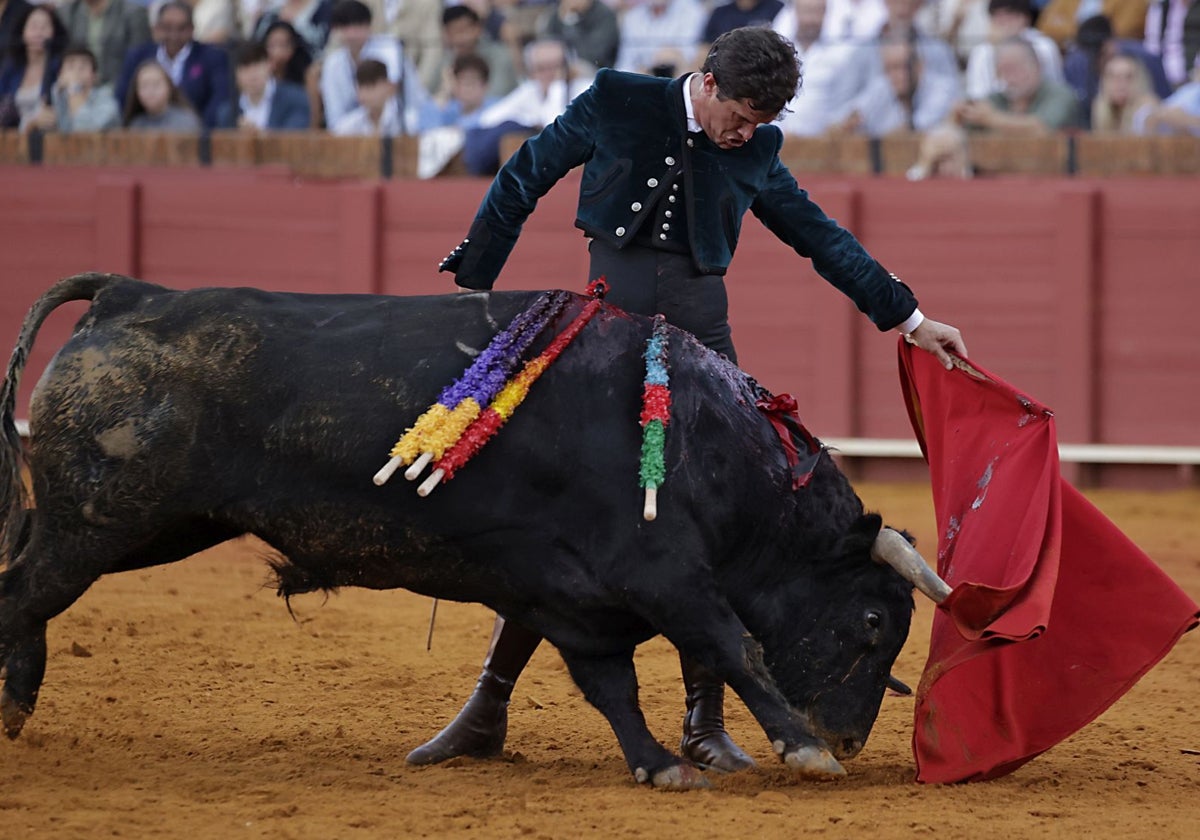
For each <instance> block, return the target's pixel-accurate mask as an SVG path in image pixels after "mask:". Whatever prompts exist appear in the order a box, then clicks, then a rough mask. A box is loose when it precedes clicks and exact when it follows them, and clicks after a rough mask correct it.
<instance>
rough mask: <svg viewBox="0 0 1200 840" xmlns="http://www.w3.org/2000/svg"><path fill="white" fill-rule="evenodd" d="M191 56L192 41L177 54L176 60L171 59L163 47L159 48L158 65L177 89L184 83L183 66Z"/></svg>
mask: <svg viewBox="0 0 1200 840" xmlns="http://www.w3.org/2000/svg"><path fill="white" fill-rule="evenodd" d="M191 54H192V42H191V41H188V42H187V43H186V44H184V45H183V49H181V50H180V51H179V52H177V53H176V54H175V57H174V58H170V57H169V56H168V55H167V51H166V50H165V49H164V48H163V47H161V46H160V47H159V48H158V55H157V56H156V58H157V59H158V63H159V64H161V65H162V66H163V69H164V70H166V71H167V74H168V75H169V76H170V77H171V81H172V82H174V83H175V87H179V85H180V84H182V83H183V65H184V63H185V62H186V61H187V60H188V56H189V55H191Z"/></svg>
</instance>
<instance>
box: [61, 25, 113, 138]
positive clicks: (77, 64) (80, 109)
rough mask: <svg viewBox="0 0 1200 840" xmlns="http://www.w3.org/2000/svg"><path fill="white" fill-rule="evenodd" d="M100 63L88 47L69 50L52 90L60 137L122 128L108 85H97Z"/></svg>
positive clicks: (70, 48)
mask: <svg viewBox="0 0 1200 840" xmlns="http://www.w3.org/2000/svg"><path fill="white" fill-rule="evenodd" d="M99 79H100V63H99V62H98V61H97V60H96V56H95V55H93V54H92V51H91V50H89V49H88V48H87V47H79V46H77V47H69V48H68V49H67V51H66V52H65V53H63V60H62V69H61V70H59V71H58V83H57V84H56V85H55V86H54V97H53V98H54V128H55V130H56V131H58V132H60V133H62V134H70V133H72V132H82V131H107V130H108V129H110V128H116V127H117V126H119V125H120V124H121V111H120V109H119V108H117V100H116V97H115V96H113V92H112V87H111V86H110V85H100V84H99Z"/></svg>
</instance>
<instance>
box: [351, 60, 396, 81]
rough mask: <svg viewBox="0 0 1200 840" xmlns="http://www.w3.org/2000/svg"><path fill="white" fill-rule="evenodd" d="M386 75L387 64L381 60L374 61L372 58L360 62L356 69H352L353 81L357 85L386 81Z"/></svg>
mask: <svg viewBox="0 0 1200 840" xmlns="http://www.w3.org/2000/svg"><path fill="white" fill-rule="evenodd" d="M387 77H388V73H387V66H386V65H385V64H384V63H383V62H382V61H376V60H375V59H373V58H368V59H366V60H365V61H362V62H360V63H359V65H358V69H357V70H355V71H354V81H355V82H356V83H357V84H359V85H373V84H375V83H377V82H386V81H387Z"/></svg>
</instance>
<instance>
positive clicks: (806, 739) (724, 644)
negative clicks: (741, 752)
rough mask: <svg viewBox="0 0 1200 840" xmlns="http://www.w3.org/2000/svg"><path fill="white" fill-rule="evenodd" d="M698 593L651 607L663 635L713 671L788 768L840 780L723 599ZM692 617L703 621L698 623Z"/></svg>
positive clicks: (842, 772)
mask: <svg viewBox="0 0 1200 840" xmlns="http://www.w3.org/2000/svg"><path fill="white" fill-rule="evenodd" d="M674 591H683V590H674ZM702 595H703V593H702V587H700V586H696V585H695V584H693V586H692V588H691V590H690V591H689V597H688V599H687V601H686V603H685V604H683V605H682V606H681V604H679V603H672V602H667V601H659V602H658V603H656V604H655V606H654V614H656V615H658V616H659V617H660V619H661V621H660V627H661V629H662V632H663V635H665V636H666V637H667V638H668V639H669V640H670V641H671V643H672V644H674V645H675V646H676V647H677V648H679V651H680V653H682V654H683V655H685V656H687V657H690V658H691V659H694V660H695V661H697V662H699V663H700V664H702V665H704V666H706V667H707V668H709V669H710V670H712V671H713V672H714V673H716V674H717V676H719V677H720V678H721V679H723V680H724V681H725V683H726V684H727V685H728V686H729V687H730V688H732V689H733V690H734V691H735V692H737V695H738V697H740V698H741V699H742V702H743V703H745V704H746V708H747V709H749V710H750V713H751V714H752V715H754V718H755V719H756V720H757V721H758V723H759V725H760V726H762V728H763V731H764V732H766V734H767V737H768V738H770V740H771V746H772V748H773V749H774V750H775V753H776V755H778V756H779V757H780V758H781V759H783V761H784V762H785V763H786V764H787V765H788V766H789V767H791V768H793V769H794V770H796V771H798V772H799V773H801V774H802V775H805V776H809V777H811V778H816V779H830V778H838V777H840V776H845V775H846V771H845V770H844V769H843V768H842V765H841V764H839V763H838V761H837V759H836V758H834V757H833V753H832V752H830V750H829V747H828V745H827V744H825V742H824V741H822V740H821V739H820V738H819V737H817V735H815V734H814V733H813V727H812V722H811V721H810V720H809V719H808V715H807V714H805V713H803V712H801V711H798V710H797V709H794V708H792V706H791V705H790V704H789V703H788V701H787V698H786V697H784V696H783V693H782V692H781V691H780V690H779V688H778V687H777V686H776V685H775V681H774V679H773V678H772V677H771V673H770V671H768V670H767V666H766V664H765V663H764V662H763V657H762V648H761V647H760V646H759V644H758V642H757V641H755V640H754V638H753V637H752V636H751V635H750V632H749V631H748V630H747V629H746V627H745V625H744V624H742V622H741V619H739V618H738V616H737V613H735V612H734V611H733V608H732V607H731V606H730V605H729V603H728V601H726V600H725V599H724V598H723V597H721V596H720V595H718V594H716V593H715V592H710V593H708V595H707V597H702ZM684 606H686V609H684V608H683V607H684ZM696 615H702V616H704V619H703V620H702V621H697V620H696V618H695V616H696Z"/></svg>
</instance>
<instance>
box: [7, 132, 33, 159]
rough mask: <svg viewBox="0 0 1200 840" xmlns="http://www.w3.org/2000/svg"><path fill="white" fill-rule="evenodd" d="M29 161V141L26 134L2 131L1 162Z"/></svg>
mask: <svg viewBox="0 0 1200 840" xmlns="http://www.w3.org/2000/svg"><path fill="white" fill-rule="evenodd" d="M11 163H19V164H26V163H29V143H28V141H27V140H26V138H25V135H24V134H20V133H18V132H16V131H0V164H11Z"/></svg>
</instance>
